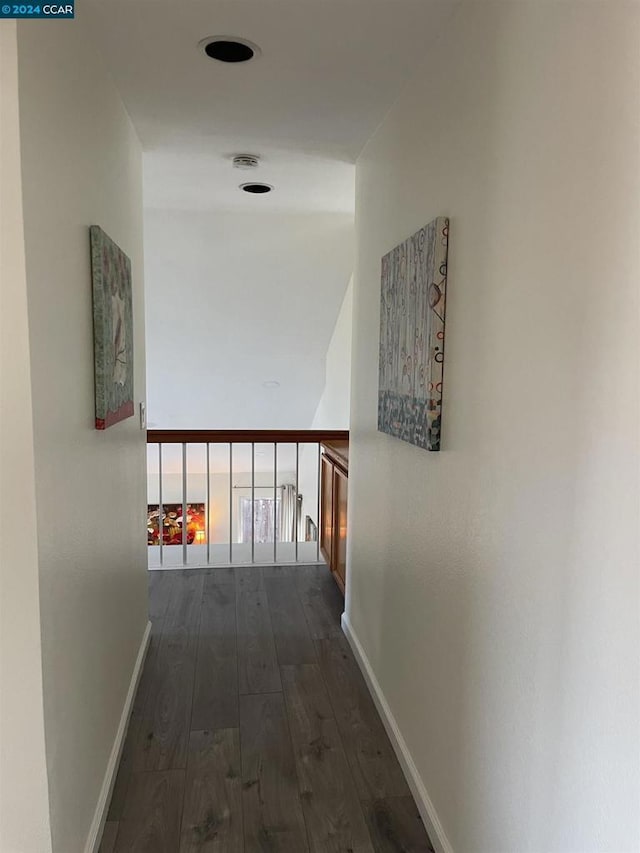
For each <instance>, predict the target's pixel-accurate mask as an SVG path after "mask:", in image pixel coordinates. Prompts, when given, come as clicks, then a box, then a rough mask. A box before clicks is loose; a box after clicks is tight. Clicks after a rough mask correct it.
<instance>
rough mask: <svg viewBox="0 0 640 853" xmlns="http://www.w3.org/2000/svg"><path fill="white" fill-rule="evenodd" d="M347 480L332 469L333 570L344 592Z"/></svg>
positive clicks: (344, 475) (345, 476)
mask: <svg viewBox="0 0 640 853" xmlns="http://www.w3.org/2000/svg"><path fill="white" fill-rule="evenodd" d="M348 486H349V481H348V479H347V475H346V474H344V473H343V472H342V471H341V470H340V469H339V468H334V469H333V504H334V507H333V540H334V541H333V566H332V568H333V571H334V572H335V573H336V575H337V577H336V580H337V581H338V586H341V588H342V591H343V592H344V585H345V580H346V576H347V494H348Z"/></svg>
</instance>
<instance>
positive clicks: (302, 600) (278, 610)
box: [100, 566, 432, 853]
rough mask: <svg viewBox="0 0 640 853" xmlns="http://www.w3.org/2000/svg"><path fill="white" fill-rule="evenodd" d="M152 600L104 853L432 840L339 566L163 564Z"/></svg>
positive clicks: (348, 848)
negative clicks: (364, 672) (355, 640)
mask: <svg viewBox="0 0 640 853" xmlns="http://www.w3.org/2000/svg"><path fill="white" fill-rule="evenodd" d="M149 598H150V603H149V613H150V619H151V621H152V623H153V631H152V638H151V645H150V648H149V653H148V656H147V661H146V664H145V668H144V672H143V675H142V678H141V682H140V687H139V689H138V693H137V695H136V699H135V704H134V708H133V713H132V718H131V722H130V726H129V731H128V734H127V738H126V741H125V746H124V751H123V755H122V760H121V762H120V767H119V771H118V776H117V780H116V784H115V789H114V792H113V797H112V801H111V805H110V809H109V814H108V820H107V824H106V828H105V833H104V836H103V841H102V846H101V848H100V853H134V851H135V853H196V851H199V853H203V851H206V853H222V851H224V853H244V852H245V851H246V853H266V851H269V853H305V851H313V853H325V851H326V853H372V851H376V853H398V851H407V853H425V852H426V851H431V850H432V847H431V845H430V843H429V840H428V838H427V835H426V832H425V830H424V827H423V825H422V822H421V820H420V817H419V815H418V811H417V809H416V807H415V804H414V802H413V800H412V798H411V794H410V792H409V789H408V787H407V784H406V782H405V780H404V777H403V774H402V771H401V769H400V766H399V764H398V762H397V759H396V757H395V755H394V752H393V749H392V747H391V744H390V742H389V739H388V738H387V735H386V732H385V731H384V728H383V725H382V723H381V721H380V718H379V717H378V714H377V711H376V709H375V706H374V704H373V702H372V700H371V697H370V695H369V693H368V691H367V688H366V685H365V683H364V680H363V678H362V676H361V674H360V671H359V669H358V667H357V664H356V662H355V660H354V658H353V655H352V653H351V650H350V648H349V645H348V643H347V641H346V639H345V638H344V636H343V634H342V631H341V628H340V614H341V611H342V599H341V597H340V594H339V592H338V590H337V588H336V587H335V584H334V582H333V580H332V579H331V577H330V575H329V572H328V570H327V569H326V568H325V567H324V566H318V567H316V566H298V567H282V568H268V567H264V568H260V567H241V568H240V567H238V568H235V569H207V570H191V571H164V572H163V571H157V572H151V573H150V596H149Z"/></svg>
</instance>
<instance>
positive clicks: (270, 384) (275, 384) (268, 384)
mask: <svg viewBox="0 0 640 853" xmlns="http://www.w3.org/2000/svg"><path fill="white" fill-rule="evenodd" d="M262 384H263V385H264V387H265V388H279V387H280V383H279V382H278V380H277V379H267V381H266V382H263V383H262Z"/></svg>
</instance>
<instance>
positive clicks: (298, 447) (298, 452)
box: [293, 441, 300, 563]
mask: <svg viewBox="0 0 640 853" xmlns="http://www.w3.org/2000/svg"><path fill="white" fill-rule="evenodd" d="M299 473H300V445H299V444H298V442H297V441H296V491H295V495H294V497H295V511H294V515H293V527H294V530H295V532H296V546H295V552H296V563H297V562H298V480H299Z"/></svg>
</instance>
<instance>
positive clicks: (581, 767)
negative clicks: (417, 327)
mask: <svg viewBox="0 0 640 853" xmlns="http://www.w3.org/2000/svg"><path fill="white" fill-rule="evenodd" d="M639 42H640V7H639V6H638V5H637V4H634V3H626V2H606V3H605V2H602V3H583V2H564V3H539V2H535V3H533V2H519V3H509V4H501V3H475V2H465V3H463V4H462V5H461V6H460V7H459V8H458V10H457V14H456V16H455V18H454V19H453V20H452V21H451V22H450V24H449V25H448V26H447V29H446V31H445V33H444V35H443V36H442V37H441V38H440V40H439V41H438V42H437V44H435V45H432V46H431V47H430V50H429V52H428V56H426V57H425V61H424V64H423V67H422V69H421V71H420V72H419V73H418V74H416V75H415V78H414V79H413V81H412V83H411V84H410V85H409V86H408V87H407V89H406V91H405V92H404V94H403V96H402V97H401V98H400V99H399V101H398V102H397V103H396V105H395V106H394V108H393V109H392V110H391V112H390V113H389V115H388V116H387V118H386V120H385V122H384V123H383V125H382V126H381V127H380V129H379V130H378V132H377V133H376V135H375V136H374V137H373V139H372V140H371V141H370V143H369V144H368V146H367V147H366V148H365V150H364V152H363V154H362V156H361V157H360V159H359V162H358V168H357V207H356V231H357V256H356V276H355V294H354V316H355V325H354V355H353V358H354V368H353V389H352V391H353V398H352V410H351V415H352V422H351V429H352V440H351V470H350V485H349V488H350V513H351V514H350V524H351V532H350V560H349V578H348V584H347V590H348V600H347V615H348V619H349V621H350V623H351V626H352V629H353V630H354V631H355V633H356V635H357V637H358V638H359V640H360V642H361V644H362V646H363V648H364V651H365V653H366V655H367V657H368V659H369V662H370V664H371V667H372V669H373V671H374V673H375V676H376V677H377V680H378V681H379V683H380V685H381V688H382V691H383V692H384V695H385V697H386V699H387V701H388V703H389V705H390V707H391V710H392V712H393V714H394V715H395V718H396V721H397V723H398V726H399V728H400V731H401V733H402V735H403V736H404V739H405V740H406V743H407V744H408V747H409V749H410V751H411V755H412V757H413V759H414V761H415V764H416V766H417V769H418V771H419V774H420V776H421V778H422V781H423V783H424V785H425V786H426V790H427V792H428V794H429V795H430V797H431V800H432V801H433V804H434V806H435V810H436V812H437V814H438V816H439V818H440V820H441V821H442V825H443V826H444V830H445V832H446V835H448V838H449V842H450V844H451V847H452V848H453V850H455V851H456V853H471V851H473V853H480V851H486V853H499V851H505V852H506V851H509V853H514V852H515V851H517V853H526V851H531V853H541V851H547V853H551V851H553V853H588V851H607V853H631V851H636V850H638V848H639V843H640V838H639V825H638V821H639V816H638V798H639V778H638V777H639V766H638V764H639V756H638V745H637V737H638V727H639V713H638V661H639V655H638V651H639V637H638V616H639V614H638V601H639V598H638V571H639V554H638V535H639V530H640V525H639V506H638V485H639V435H640V433H639V423H638V389H639V375H638V366H639V347H640V328H639V304H638V293H639V285H638V282H639V281H640V253H639V251H638V233H639V232H640V168H639V167H640V162H639V153H638V152H639V151H640V127H639V120H640V109H639V106H640V103H639V92H640V54H639V53H638V43H639ZM437 215H448V216H450V217H451V241H450V287H449V299H448V311H447V314H448V317H447V360H446V368H445V373H446V379H445V399H444V415H443V449H442V451H441V452H440V453H439V454H427V453H425V452H423V451H420V450H418V449H416V448H413V447H411V446H410V445H408V444H403V443H402V442H400V441H397V440H394V439H392V438H389V437H387V436H384V435H381V434H379V433H377V432H376V407H377V375H378V327H379V278H380V258H381V256H382V255H383V254H384V253H385V252H387V251H389V250H390V249H391V248H392V247H393V246H394V245H396V244H397V243H398V242H400V241H401V240H403V239H404V238H406V237H407V236H408V235H410V234H411V233H413V232H414V231H415V230H416V229H417V228H419V227H420V226H422V225H423V224H425V223H426V222H428V221H430V220H431V219H432V218H433V217H435V216H437ZM399 662H400V665H399Z"/></svg>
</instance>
